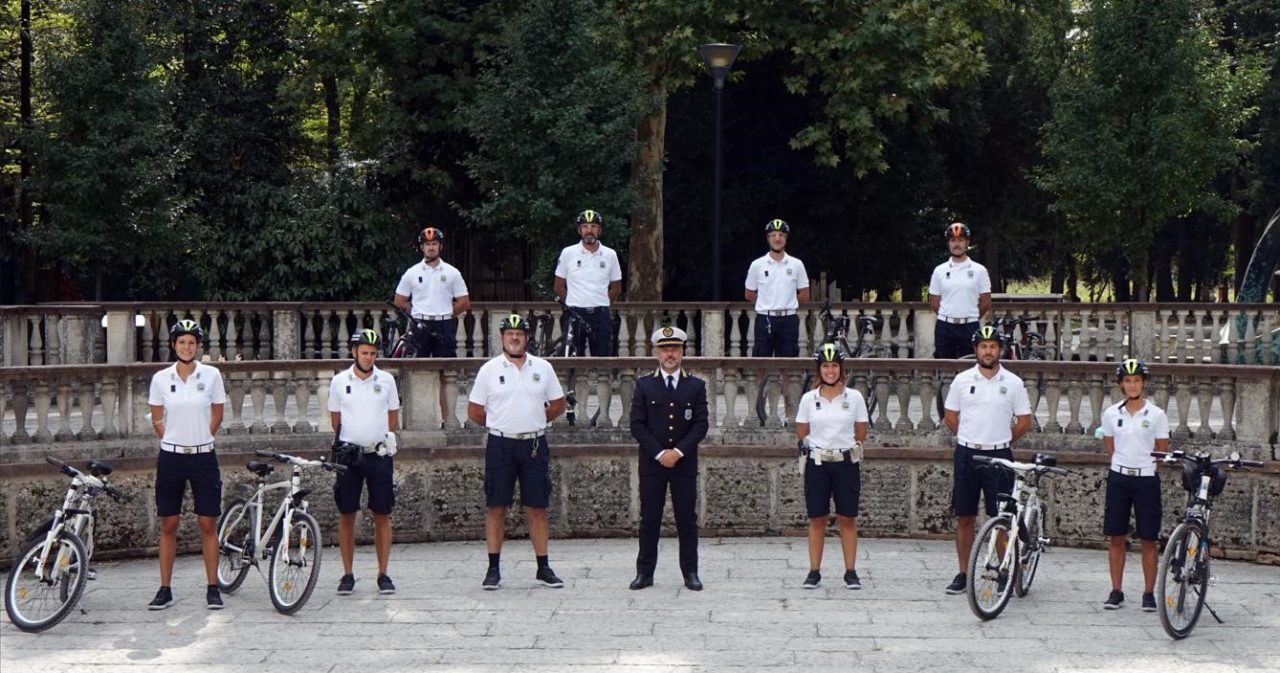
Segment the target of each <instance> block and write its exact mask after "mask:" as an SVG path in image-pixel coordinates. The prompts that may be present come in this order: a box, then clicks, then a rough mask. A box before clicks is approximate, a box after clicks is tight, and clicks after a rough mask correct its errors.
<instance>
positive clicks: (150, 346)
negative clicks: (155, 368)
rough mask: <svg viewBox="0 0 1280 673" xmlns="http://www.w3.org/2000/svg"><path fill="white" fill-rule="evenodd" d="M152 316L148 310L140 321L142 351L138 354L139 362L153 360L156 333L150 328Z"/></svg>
mask: <svg viewBox="0 0 1280 673" xmlns="http://www.w3.org/2000/svg"><path fill="white" fill-rule="evenodd" d="M154 318H155V317H154V316H153V315H152V314H151V312H150V311H148V312H146V313H145V314H144V318H143V321H142V352H141V353H140V354H139V356H138V360H139V361H140V362H155V357H156V333H155V330H153V329H152V328H151V322H152V320H154Z"/></svg>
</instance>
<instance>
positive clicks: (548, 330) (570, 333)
mask: <svg viewBox="0 0 1280 673" xmlns="http://www.w3.org/2000/svg"><path fill="white" fill-rule="evenodd" d="M559 303H560V309H561V310H562V311H564V315H565V316H567V317H568V320H566V321H565V328H564V331H563V332H562V333H561V334H560V335H559V336H555V322H556V321H555V316H553V315H552V314H550V313H535V314H533V315H532V316H531V317H530V320H529V325H530V329H531V330H532V331H533V333H532V334H530V335H529V343H528V346H527V347H526V350H527V351H528V352H529V353H530V354H531V355H536V356H538V357H566V358H571V357H581V356H582V355H584V353H582V352H581V350H580V349H579V347H578V346H577V342H578V341H579V336H578V335H579V334H581V335H582V337H581V340H582V341H584V342H586V341H590V340H591V323H590V321H588V320H587V319H586V317H585V316H583V315H582V313H581V312H580V311H578V309H575V308H573V307H572V306H569V305H568V304H565V303H564V302H559ZM582 350H585V349H582ZM577 381H578V370H577V369H573V368H571V369H569V371H568V372H567V373H566V375H565V389H566V390H565V395H564V401H565V411H564V417H565V420H567V421H569V425H571V426H572V425H574V424H576V422H577V417H578V394H577V392H575V390H574V387H575V385H576V384H577ZM593 420H594V419H593Z"/></svg>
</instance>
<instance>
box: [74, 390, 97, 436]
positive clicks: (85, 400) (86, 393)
mask: <svg viewBox="0 0 1280 673" xmlns="http://www.w3.org/2000/svg"><path fill="white" fill-rule="evenodd" d="M76 392H77V393H78V395H77V396H76V403H77V404H78V405H79V407H80V430H79V431H78V432H76V439H78V440H80V441H82V442H84V441H88V440H91V439H97V438H98V433H97V431H95V430H94V429H93V392H94V390H93V381H89V380H82V381H80V382H79V383H78V384H77V385H76Z"/></svg>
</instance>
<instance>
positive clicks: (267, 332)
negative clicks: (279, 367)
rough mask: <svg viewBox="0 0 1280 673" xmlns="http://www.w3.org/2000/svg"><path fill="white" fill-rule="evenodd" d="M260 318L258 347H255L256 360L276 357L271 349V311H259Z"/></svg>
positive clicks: (258, 316)
mask: <svg viewBox="0 0 1280 673" xmlns="http://www.w3.org/2000/svg"><path fill="white" fill-rule="evenodd" d="M256 313H257V318H258V344H257V345H258V347H257V348H255V349H254V353H253V357H254V359H255V360H270V359H272V358H273V357H274V353H272V350H271V312H270V311H267V310H262V311H257V312H256Z"/></svg>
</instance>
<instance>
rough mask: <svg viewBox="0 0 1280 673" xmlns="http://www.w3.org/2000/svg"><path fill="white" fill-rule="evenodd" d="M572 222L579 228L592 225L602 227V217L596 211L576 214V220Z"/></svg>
mask: <svg viewBox="0 0 1280 673" xmlns="http://www.w3.org/2000/svg"><path fill="white" fill-rule="evenodd" d="M574 222H575V224H576V225H578V226H581V225H584V224H594V225H597V226H600V227H603V226H604V216H602V215H601V214H600V212H599V211H596V210H584V211H582V212H581V213H578V218H577V219H576V220H574Z"/></svg>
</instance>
